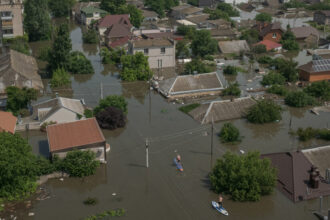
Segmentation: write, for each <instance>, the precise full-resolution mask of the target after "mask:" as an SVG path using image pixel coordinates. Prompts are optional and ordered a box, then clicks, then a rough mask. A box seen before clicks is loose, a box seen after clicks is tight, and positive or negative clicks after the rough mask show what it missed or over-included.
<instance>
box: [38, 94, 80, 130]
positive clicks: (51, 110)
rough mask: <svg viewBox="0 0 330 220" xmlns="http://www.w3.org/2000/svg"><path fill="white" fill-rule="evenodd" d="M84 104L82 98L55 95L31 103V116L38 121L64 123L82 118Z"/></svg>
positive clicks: (41, 122)
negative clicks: (54, 96) (51, 97)
mask: <svg viewBox="0 0 330 220" xmlns="http://www.w3.org/2000/svg"><path fill="white" fill-rule="evenodd" d="M85 108H86V107H85V104H84V101H83V100H79V99H69V98H64V97H56V98H53V99H49V100H46V101H43V102H40V103H37V104H34V105H32V109H33V114H32V118H33V119H34V120H37V121H39V122H40V125H42V124H43V123H45V122H51V121H52V122H56V123H66V122H73V121H79V120H80V119H83V118H84V111H85Z"/></svg>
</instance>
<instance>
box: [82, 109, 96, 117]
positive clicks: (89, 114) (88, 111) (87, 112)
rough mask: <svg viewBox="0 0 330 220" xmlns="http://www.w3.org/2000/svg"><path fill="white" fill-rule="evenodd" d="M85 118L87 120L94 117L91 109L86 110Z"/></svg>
mask: <svg viewBox="0 0 330 220" xmlns="http://www.w3.org/2000/svg"><path fill="white" fill-rule="evenodd" d="M84 116H85V118H92V117H93V116H94V115H93V111H92V110H90V109H85V110H84Z"/></svg>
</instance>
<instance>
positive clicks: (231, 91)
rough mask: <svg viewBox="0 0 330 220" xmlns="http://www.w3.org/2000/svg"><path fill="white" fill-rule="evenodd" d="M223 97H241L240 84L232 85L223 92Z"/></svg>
mask: <svg viewBox="0 0 330 220" xmlns="http://www.w3.org/2000/svg"><path fill="white" fill-rule="evenodd" d="M221 94H222V95H224V96H227V95H228V96H240V95H241V89H240V88H239V84H238V83H237V82H236V83H231V84H229V86H228V87H227V88H226V89H224V90H222V93H221Z"/></svg>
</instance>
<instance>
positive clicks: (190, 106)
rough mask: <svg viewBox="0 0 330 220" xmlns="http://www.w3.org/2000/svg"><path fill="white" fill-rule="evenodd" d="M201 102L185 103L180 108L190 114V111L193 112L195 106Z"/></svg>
mask: <svg viewBox="0 0 330 220" xmlns="http://www.w3.org/2000/svg"><path fill="white" fill-rule="evenodd" d="M200 105H201V104H199V103H193V104H189V105H185V106H181V107H180V108H179V110H180V111H182V112H183V113H186V114H188V113H189V112H191V111H192V110H194V109H195V108H197V107H199V106H200Z"/></svg>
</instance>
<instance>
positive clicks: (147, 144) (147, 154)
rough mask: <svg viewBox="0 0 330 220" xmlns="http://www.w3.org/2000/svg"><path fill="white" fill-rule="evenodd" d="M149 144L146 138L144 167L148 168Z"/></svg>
mask: <svg viewBox="0 0 330 220" xmlns="http://www.w3.org/2000/svg"><path fill="white" fill-rule="evenodd" d="M148 147H149V142H148V138H147V139H146V167H147V168H149V149H148Z"/></svg>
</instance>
